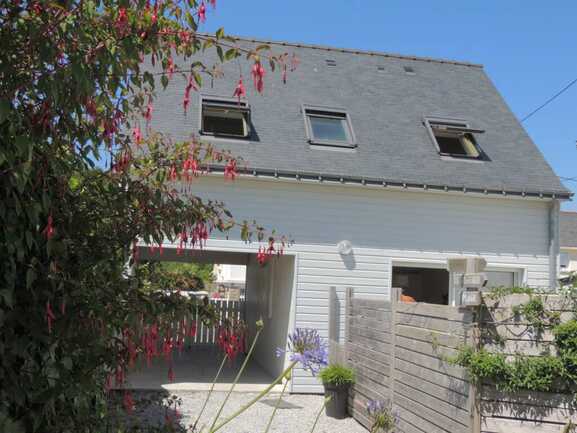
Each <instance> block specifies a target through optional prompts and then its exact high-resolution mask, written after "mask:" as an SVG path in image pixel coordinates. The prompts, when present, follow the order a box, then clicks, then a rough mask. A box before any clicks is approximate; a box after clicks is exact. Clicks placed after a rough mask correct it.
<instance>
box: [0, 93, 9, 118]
mask: <svg viewBox="0 0 577 433" xmlns="http://www.w3.org/2000/svg"><path fill="white" fill-rule="evenodd" d="M11 110H12V105H11V104H10V101H9V100H8V99H0V123H2V122H4V120H6V119H7V118H8V116H9V115H10V111H11Z"/></svg>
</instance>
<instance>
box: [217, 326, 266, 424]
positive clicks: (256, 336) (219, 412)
mask: <svg viewBox="0 0 577 433" xmlns="http://www.w3.org/2000/svg"><path fill="white" fill-rule="evenodd" d="M261 331H262V328H259V329H258V330H257V331H256V335H255V336H254V340H252V345H251V346H250V350H249V351H248V354H247V355H246V357H245V358H244V362H243V363H242V365H241V366H240V370H239V371H238V373H237V375H236V377H235V378H234V382H232V385H231V387H230V389H229V390H228V394H226V397H225V398H224V401H223V402H222V404H221V405H220V408H219V409H218V412H217V413H216V416H215V417H214V420H213V421H212V425H211V426H210V429H209V432H212V431H216V430H213V429H214V426H215V425H216V423H217V422H218V417H219V416H220V414H221V413H222V411H223V409H224V406H225V405H226V403H227V402H228V399H229V398H230V395H231V394H232V391H234V388H235V387H236V384H237V382H238V380H239V379H240V376H241V375H242V373H243V371H244V369H245V368H246V365H247V364H248V361H249V359H250V356H251V355H252V352H253V350H254V347H255V346H256V342H257V340H258V336H259V335H260V333H261Z"/></svg>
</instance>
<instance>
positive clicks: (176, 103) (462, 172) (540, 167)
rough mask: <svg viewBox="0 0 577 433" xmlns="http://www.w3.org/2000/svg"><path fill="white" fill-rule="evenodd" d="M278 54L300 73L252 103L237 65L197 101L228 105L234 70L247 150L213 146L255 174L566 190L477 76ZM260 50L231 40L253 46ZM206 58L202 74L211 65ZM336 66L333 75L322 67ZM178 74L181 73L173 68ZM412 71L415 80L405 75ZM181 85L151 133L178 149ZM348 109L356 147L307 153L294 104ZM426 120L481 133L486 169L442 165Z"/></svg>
mask: <svg viewBox="0 0 577 433" xmlns="http://www.w3.org/2000/svg"><path fill="white" fill-rule="evenodd" d="M264 42H265V43H269V44H270V45H271V48H272V51H273V52H275V53H282V52H288V53H289V54H292V53H294V54H296V56H297V57H298V58H299V59H300V64H299V66H298V68H297V70H296V71H295V72H292V73H291V72H289V74H288V82H287V84H283V83H282V81H281V78H280V73H279V72H278V71H277V72H275V73H272V72H270V70H268V69H267V75H266V78H265V90H264V94H263V95H259V94H257V93H256V91H255V90H254V89H253V86H252V83H251V77H250V66H251V63H249V62H248V61H246V60H245V59H244V57H243V58H240V59H239V61H236V60H235V61H232V62H229V63H227V64H225V65H224V66H223V72H224V78H223V79H220V80H215V81H214V83H213V86H212V87H211V85H210V82H208V83H206V82H205V84H204V86H203V87H202V89H201V91H200V93H201V94H203V95H212V96H224V97H231V96H232V94H233V91H234V87H235V85H236V80H237V79H238V73H239V67H240V68H241V70H242V73H243V76H244V81H245V84H246V87H247V101H248V103H249V104H250V109H251V120H252V127H253V128H254V133H253V136H252V137H251V140H250V141H242V140H224V139H218V140H213V143H216V144H217V145H218V146H220V147H222V148H226V149H229V150H231V151H232V152H233V153H234V154H237V155H239V156H241V157H243V159H244V160H245V161H246V164H247V166H248V168H249V169H250V171H251V172H252V170H254V173H255V174H257V173H258V174H269V175H277V176H281V177H282V176H288V177H291V176H296V177H297V178H298V177H299V176H303V177H308V178H312V179H317V178H319V176H321V177H322V178H323V179H327V178H328V179H334V180H341V181H353V182H359V183H377V184H378V183H381V182H383V181H384V182H387V183H388V184H396V185H403V186H410V187H424V188H439V189H441V188H443V189H445V190H447V189H458V190H462V189H463V188H465V190H467V191H470V190H473V191H479V192H480V191H484V190H488V191H484V192H486V193H487V192H488V193H498V194H501V193H503V191H506V192H507V193H513V194H521V193H523V194H525V193H527V194H530V195H538V194H544V195H545V196H552V195H554V196H556V197H560V198H566V197H569V196H570V195H571V193H570V192H569V191H568V190H567V189H565V187H563V185H562V184H561V183H560V181H559V179H558V177H557V176H556V175H555V173H554V172H553V170H552V169H551V167H550V166H549V164H548V163H547V162H546V161H545V159H544V157H543V155H542V154H541V152H540V151H539V150H538V149H537V147H536V146H535V144H534V143H533V142H532V141H531V139H530V138H529V136H528V135H527V133H526V131H525V130H524V129H523V127H522V126H521V125H520V123H519V121H518V120H517V119H516V117H515V116H514V115H513V113H512V112H511V110H510V109H509V107H508V106H507V104H506V103H505V101H504V100H503V98H502V97H501V95H500V94H499V93H498V92H497V90H496V89H495V87H494V85H493V84H492V82H491V81H490V79H489V78H488V77H487V75H486V73H485V71H484V70H483V68H482V66H480V65H475V64H471V63H464V62H453V61H446V60H436V59H428V58H417V57H409V56H400V55H394V54H384V53H374V52H363V51H355V50H342V49H335V48H329V47H318V46H311V45H300V44H289V43H282V42H280V43H275V42H270V41H264ZM262 43H263V41H256V40H248V39H239V44H240V45H241V46H242V45H248V46H254V45H255V44H262ZM213 51H214V50H212V49H209V50H208V51H207V52H206V53H205V54H202V56H203V57H204V58H202V60H203V62H205V64H213V63H218V61H217V58H216V53H214V52H213ZM326 60H334V62H336V66H328V65H327V63H326ZM176 64H177V66H178V67H181V68H185V67H187V66H189V65H186V64H183V63H180V62H178V61H176ZM405 66H410V67H412V68H413V69H414V71H415V74H414V75H408V74H407V73H406V72H405V71H404V67H405ZM185 85H186V83H185V80H184V78H181V77H178V76H177V75H175V76H174V78H173V80H172V81H171V83H170V84H169V86H168V88H167V89H166V90H164V91H161V90H158V96H159V99H158V100H157V102H156V105H155V110H154V120H153V124H152V126H153V128H155V129H157V130H161V131H164V132H168V133H170V134H172V136H174V137H175V138H177V139H187V138H189V137H190V136H191V135H192V134H198V132H199V128H200V115H199V105H200V104H199V96H198V94H195V93H194V92H193V94H192V95H191V103H190V107H189V110H188V114H187V115H185V114H184V113H183V109H182V99H183V95H184V87H185ZM303 104H308V105H315V106H327V107H334V108H340V109H346V110H347V112H348V114H349V116H350V118H351V122H352V126H353V129H354V134H355V136H356V140H357V147H356V149H354V150H342V149H334V150H331V149H328V148H324V149H323V148H318V147H315V146H311V145H310V144H309V143H308V142H307V137H306V132H305V123H304V118H303V114H302V105H303ZM425 116H437V117H444V118H445V117H446V118H460V119H465V120H467V121H469V122H470V125H471V127H473V128H479V129H483V130H485V131H486V132H485V133H484V134H479V135H478V136H477V141H478V144H479V145H480V147H481V148H482V150H483V151H484V153H485V154H486V155H487V157H488V160H487V161H466V160H458V159H450V160H447V159H446V158H442V157H441V156H440V155H439V154H438V153H437V149H436V147H435V145H434V143H433V142H432V140H431V138H430V136H429V135H428V133H427V130H426V128H425V127H424V126H423V118H424V117H425Z"/></svg>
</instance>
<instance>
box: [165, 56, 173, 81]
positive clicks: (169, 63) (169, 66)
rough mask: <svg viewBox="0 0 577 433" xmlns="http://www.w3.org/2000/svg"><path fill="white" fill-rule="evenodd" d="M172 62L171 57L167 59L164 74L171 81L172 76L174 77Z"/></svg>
mask: <svg viewBox="0 0 577 433" xmlns="http://www.w3.org/2000/svg"><path fill="white" fill-rule="evenodd" d="M174 69H175V66H174V60H172V56H171V57H169V58H168V60H167V64H166V72H167V73H168V79H169V80H170V79H172V76H173V75H174Z"/></svg>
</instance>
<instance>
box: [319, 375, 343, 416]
mask: <svg viewBox="0 0 577 433" xmlns="http://www.w3.org/2000/svg"><path fill="white" fill-rule="evenodd" d="M323 385H324V387H325V397H330V398H331V399H330V400H329V402H328V403H327V404H326V406H325V413H326V414H327V416H328V417H330V418H336V419H343V418H346V417H347V403H348V397H349V385H331V384H330V383H324V384H323Z"/></svg>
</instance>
